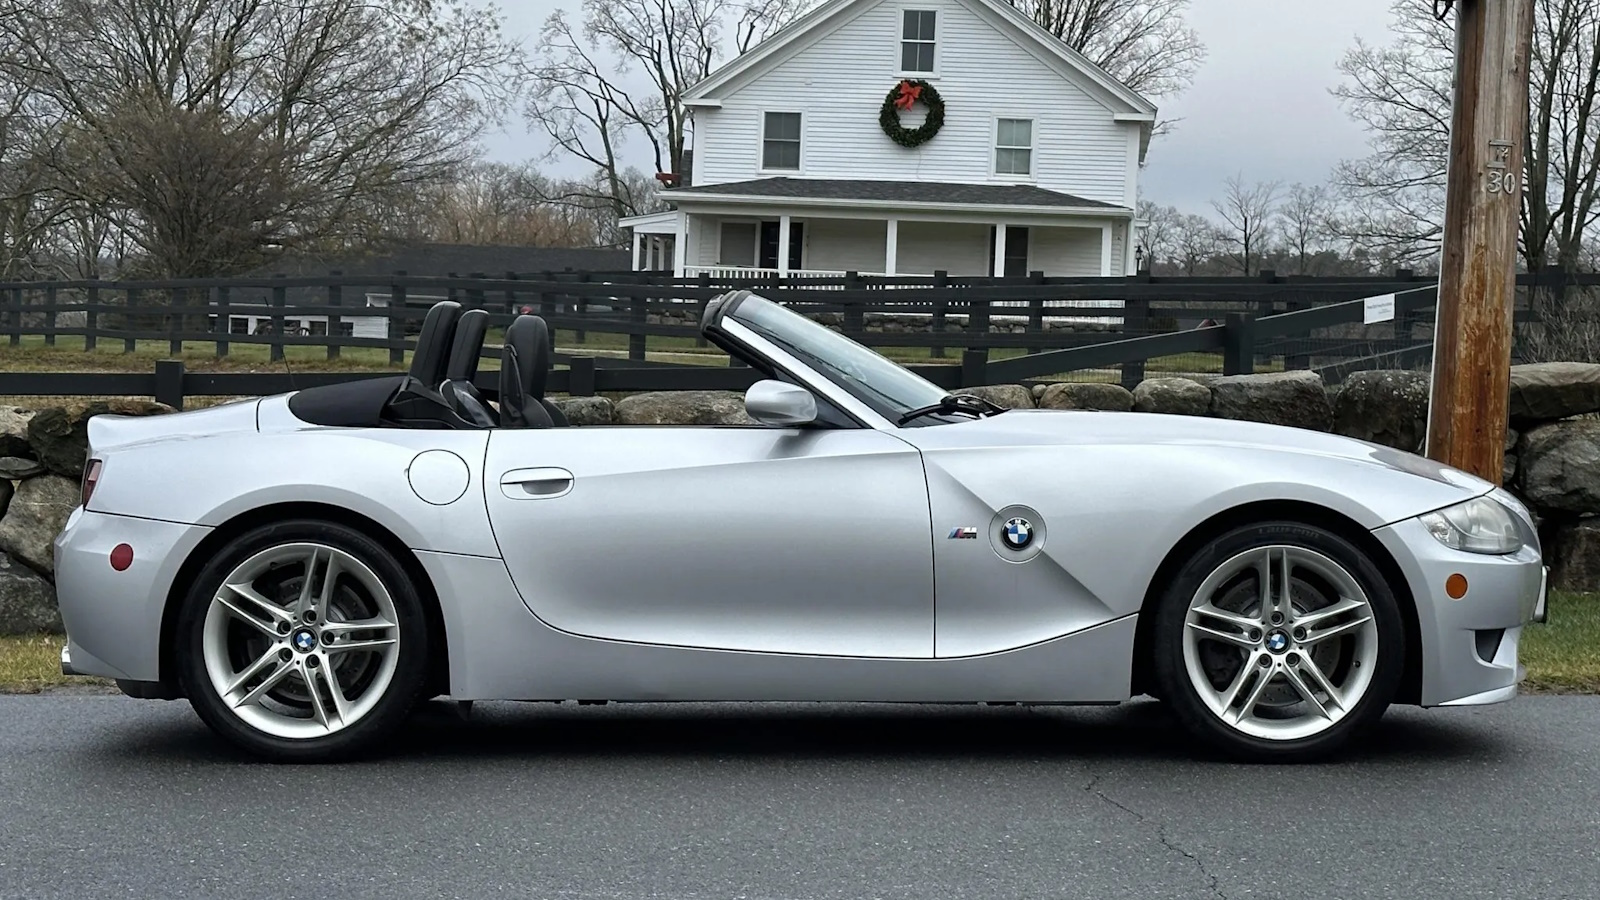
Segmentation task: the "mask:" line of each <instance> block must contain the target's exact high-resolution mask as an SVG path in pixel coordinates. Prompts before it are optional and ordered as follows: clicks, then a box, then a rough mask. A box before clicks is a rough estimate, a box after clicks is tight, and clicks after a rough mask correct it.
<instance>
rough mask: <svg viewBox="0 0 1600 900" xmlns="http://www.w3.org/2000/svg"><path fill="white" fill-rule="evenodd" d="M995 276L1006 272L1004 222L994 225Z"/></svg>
mask: <svg viewBox="0 0 1600 900" xmlns="http://www.w3.org/2000/svg"><path fill="white" fill-rule="evenodd" d="M991 274H993V275H994V277H996V278H1001V277H1004V276H1005V274H1006V223H1004V222H1001V223H999V224H998V225H996V226H994V272H992V273H991Z"/></svg>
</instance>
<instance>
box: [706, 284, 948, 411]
mask: <svg viewBox="0 0 1600 900" xmlns="http://www.w3.org/2000/svg"><path fill="white" fill-rule="evenodd" d="M702 330H704V331H706V332H707V334H708V336H709V335H710V334H712V333H714V332H719V331H720V332H721V334H722V335H724V336H726V337H727V338H729V339H731V340H730V341H729V342H730V343H732V344H735V345H736V346H738V347H739V348H740V349H741V350H743V351H747V352H755V353H758V354H760V355H762V356H765V357H770V356H773V355H775V354H776V355H781V356H782V357H783V358H784V359H785V360H787V361H788V362H787V364H784V368H786V369H790V370H791V371H793V372H794V374H795V375H796V376H803V377H804V380H806V381H820V382H821V384H812V385H811V387H812V389H813V390H816V391H818V392H819V393H822V394H824V396H827V397H828V398H829V399H831V400H833V401H834V402H835V403H836V405H839V406H840V407H842V408H845V409H846V410H847V411H848V412H850V413H851V414H852V415H854V416H855V417H856V418H857V419H861V420H862V421H863V424H866V421H867V420H868V419H871V420H873V421H872V423H871V424H872V426H873V427H877V428H901V427H907V426H902V425H900V424H899V422H900V418H901V417H902V416H904V415H905V414H906V413H908V412H911V411H912V410H914V409H919V408H922V407H926V406H931V405H934V404H937V403H939V402H940V401H941V400H942V399H944V398H945V397H947V396H949V395H950V391H948V390H946V389H944V388H942V387H939V386H938V385H936V384H934V383H933V382H931V381H929V380H927V379H926V378H923V377H922V376H920V375H918V374H916V373H915V372H912V371H911V370H910V369H908V368H906V367H905V366H902V365H900V364H899V363H896V362H895V361H893V360H891V359H889V358H887V357H885V356H884V355H883V354H881V353H878V352H877V351H875V350H873V349H871V348H870V347H867V346H865V345H864V344H862V343H860V342H859V341H856V340H854V339H852V338H850V337H848V336H846V335H844V334H841V333H839V332H837V331H834V330H833V329H831V328H828V327H827V326H825V325H822V324H820V323H818V322H816V321H814V320H812V319H810V318H808V317H806V316H804V315H801V314H800V313H798V312H795V311H794V310H792V309H789V308H788V307H786V306H784V305H782V304H780V303H777V302H774V301H772V300H769V299H767V298H765V297H762V296H760V295H758V294H754V293H751V292H750V291H735V292H730V293H729V294H725V295H723V296H721V297H718V298H717V299H715V300H713V301H711V303H710V304H709V305H708V306H707V308H706V313H705V316H704V319H703V322H702ZM717 343H719V344H721V343H722V342H721V341H718V342H717ZM757 345H759V346H757ZM724 349H727V348H724ZM740 355H743V354H742V353H741V354H740ZM763 361H766V360H763ZM746 362H752V361H751V360H746ZM773 362H776V360H773ZM960 421H967V419H965V418H955V417H951V416H947V415H933V416H925V417H923V418H922V419H919V420H918V422H917V424H921V425H928V424H939V423H953V422H960Z"/></svg>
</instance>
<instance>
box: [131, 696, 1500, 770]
mask: <svg viewBox="0 0 1600 900" xmlns="http://www.w3.org/2000/svg"><path fill="white" fill-rule="evenodd" d="M194 724H195V725H196V726H198V722H195V723H194ZM140 738H141V739H140V740H138V741H136V742H134V743H133V745H132V746H128V745H126V744H125V745H123V746H121V747H119V748H118V750H117V752H118V754H119V755H121V756H123V757H127V756H128V754H129V752H130V750H131V751H132V752H133V753H134V754H135V755H142V756H146V757H151V758H163V757H165V758H181V759H183V760H186V761H204V760H208V759H209V760H213V761H217V762H238V761H240V760H242V759H246V758H247V757H244V756H242V755H240V754H238V753H236V752H234V751H232V750H231V749H230V748H229V747H228V746H226V745H225V744H223V743H222V741H221V740H220V739H218V738H216V737H214V736H212V735H211V733H210V732H209V731H206V730H205V729H204V728H203V727H196V728H184V727H175V728H171V729H150V730H145V731H143V733H142V734H141V735H140ZM1512 754H1513V751H1512V748H1509V747H1506V746H1505V744H1504V740H1503V738H1502V737H1501V736H1500V734H1499V733H1497V732H1496V731H1493V730H1491V729H1487V728H1483V727H1481V725H1480V726H1474V724H1473V723H1472V722H1470V721H1468V720H1466V719H1464V718H1462V717H1445V716H1439V715H1436V714H1431V713H1428V712H1423V711H1419V710H1412V709H1397V710H1392V711H1390V712H1389V713H1388V715H1386V716H1385V718H1384V719H1383V720H1382V721H1381V722H1380V723H1379V724H1378V726H1377V727H1376V728H1375V729H1374V730H1373V732H1372V733H1370V735H1369V736H1368V737H1367V738H1365V739H1364V740H1362V741H1360V742H1359V743H1358V744H1357V745H1356V746H1353V747H1351V748H1350V749H1349V750H1348V751H1347V752H1344V753H1341V754H1340V755H1339V759H1340V760H1341V761H1347V762H1361V763H1363V764H1371V763H1373V762H1383V761H1394V762H1411V761H1416V760H1419V759H1429V760H1441V761H1442V760H1449V759H1463V758H1471V759H1474V760H1476V761H1479V762H1492V761H1496V760H1498V759H1501V758H1506V757H1509V756H1511V755H1512ZM730 756H733V757H740V758H749V759H772V760H815V759H829V758H833V759H855V760H883V761H896V760H940V759H1029V760H1040V759H1050V760H1060V761H1071V760H1084V761H1092V760H1097V759H1116V760H1122V761H1129V760H1148V761H1151V762H1161V761H1184V762H1198V763H1202V764H1204V763H1219V764H1228V763H1229V762H1230V761H1229V760H1226V759H1223V758H1220V757H1217V756H1214V755H1210V754H1207V753H1205V752H1204V751H1203V750H1202V749H1201V748H1199V747H1197V745H1196V742H1195V741H1194V740H1193V739H1192V738H1191V737H1189V735H1188V734H1187V733H1186V732H1185V731H1183V729H1182V728H1181V727H1180V726H1179V725H1178V723H1177V722H1176V721H1175V720H1174V719H1173V718H1172V717H1171V716H1170V714H1169V713H1168V712H1167V711H1166V709H1165V708H1164V707H1163V706H1162V705H1161V704H1159V703H1155V702H1153V701H1149V700H1136V701H1132V702H1129V703H1125V704H1122V705H1120V706H1115V707H1021V706H1017V707H1010V706H987V707H981V706H916V705H910V704H906V705H885V704H833V703H829V704H804V703H774V704H753V703H739V704H722V705H718V704H679V703H662V704H610V705H604V706H599V705H596V706H578V705H576V704H572V703H567V704H562V705H559V706H557V705H553V704H548V703H545V704H531V703H493V704H479V705H478V706H477V707H476V708H475V709H474V710H473V712H472V713H471V714H470V715H469V716H466V717H465V718H463V717H462V715H460V713H459V711H458V708H457V706H456V704H453V703H450V702H447V701H434V702H430V703H426V704H423V705H422V706H421V707H420V708H419V709H418V710H417V712H416V713H414V714H413V715H412V717H411V719H410V720H409V721H407V722H406V723H405V724H404V725H403V726H402V728H401V729H400V730H399V732H398V733H397V734H396V735H395V736H394V737H393V738H392V739H391V740H389V741H387V742H386V744H385V746H384V748H383V749H382V751H381V754H380V755H379V756H378V757H374V759H375V760H410V761H412V762H420V761H438V760H462V759H487V760H493V759H533V758H540V757H545V758H571V759H584V758H607V757H609V758H613V759H615V758H630V757H632V758H663V759H670V758H678V759H695V758H710V757H715V758H718V759H726V758H728V757H730Z"/></svg>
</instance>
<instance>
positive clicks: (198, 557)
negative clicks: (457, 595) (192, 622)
mask: <svg viewBox="0 0 1600 900" xmlns="http://www.w3.org/2000/svg"><path fill="white" fill-rule="evenodd" d="M287 519H321V520H324V521H328V522H334V523H337V524H340V525H344V526H346V527H348V528H353V529H355V530H357V531H360V532H361V533H363V534H365V535H366V536H367V537H369V538H371V539H373V540H375V541H377V542H378V543H379V544H381V545H382V546H383V548H384V549H385V550H388V551H389V552H390V553H392V554H393V555H394V558H395V560H396V561H398V562H399V563H400V566H401V568H403V569H404V570H405V572H406V575H407V576H409V577H410V578H411V579H412V583H413V584H415V585H416V586H417V588H418V593H419V594H420V596H421V598H422V606H423V609H424V610H425V611H426V612H427V616H428V643H429V648H428V650H429V653H428V668H429V674H428V678H429V688H428V691H429V693H430V694H442V693H448V692H449V689H450V657H449V654H450V642H449V641H448V640H446V634H445V623H444V612H443V610H442V609H441V608H440V605H439V602H440V601H439V593H438V590H437V589H436V588H435V587H434V584H433V580H432V579H431V578H429V577H428V572H427V569H425V568H424V567H423V565H422V562H421V561H420V560H418V559H417V556H416V554H415V553H412V552H411V548H409V547H407V546H406V544H405V542H404V541H402V540H400V538H399V537H397V536H396V535H395V533H394V532H393V531H391V530H390V529H388V528H386V527H384V526H383V524H382V523H380V522H377V521H375V520H373V519H371V518H369V517H368V516H365V515H362V514H361V513H358V512H354V511H351V510H349V509H344V508H342V507H338V506H331V505H328V504H325V503H307V502H293V503H274V504H271V505H268V506H261V507H257V508H255V509H252V510H249V511H247V512H243V513H240V514H238V515H236V516H234V517H233V518H231V519H229V520H227V521H226V522H223V523H222V524H221V525H218V526H217V527H216V528H214V529H212V531H211V533H210V534H207V535H206V536H205V538H204V539H203V540H201V541H200V543H199V544H197V545H196V546H195V548H194V549H193V550H192V551H190V553H189V555H188V557H187V558H185V559H184V561H183V564H182V565H181V566H179V567H178V572H177V575H176V576H174V578H173V579H172V584H171V585H170V586H169V587H168V589H167V599H166V603H165V604H164V605H163V607H162V612H161V646H160V657H159V676H160V678H161V683H162V684H163V685H165V686H167V687H168V688H170V689H171V690H172V691H174V692H176V691H177V689H178V678H177V661H176V658H175V656H176V652H177V641H176V631H177V627H178V618H179V608H180V606H181V605H182V603H183V599H184V597H185V596H186V595H187V594H188V593H189V587H190V586H191V585H192V584H193V583H194V580H195V578H197V577H198V576H199V574H200V570H201V569H202V568H204V567H205V564H206V563H207V562H208V561H209V560H210V559H211V557H212V555H213V554H215V553H216V552H217V551H219V550H220V549H221V548H222V547H224V546H226V545H227V543H228V542H229V541H231V540H233V539H234V538H236V537H238V536H239V535H241V534H244V533H245V532H247V531H249V530H250V529H252V528H256V527H258V526H261V525H266V524H269V523H272V522H281V521H285V520H287Z"/></svg>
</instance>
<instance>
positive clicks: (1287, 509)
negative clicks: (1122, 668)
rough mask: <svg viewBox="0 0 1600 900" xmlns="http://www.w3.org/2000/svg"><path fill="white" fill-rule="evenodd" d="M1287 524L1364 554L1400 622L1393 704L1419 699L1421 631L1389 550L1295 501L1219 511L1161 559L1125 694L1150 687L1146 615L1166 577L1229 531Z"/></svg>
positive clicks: (1331, 514)
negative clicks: (1310, 528) (1401, 652)
mask: <svg viewBox="0 0 1600 900" xmlns="http://www.w3.org/2000/svg"><path fill="white" fill-rule="evenodd" d="M1272 520H1287V521H1291V522H1300V523H1303V524H1306V525H1315V526H1318V527H1321V528H1326V529H1327V530H1329V531H1332V532H1333V533H1335V534H1337V535H1339V536H1340V537H1342V538H1344V539H1345V540H1347V541H1349V542H1350V543H1352V544H1354V545H1356V547H1357V548H1358V549H1360V550H1361V551H1362V552H1364V553H1366V554H1367V556H1368V558H1369V559H1371V560H1372V563H1373V565H1375V566H1377V568H1378V571H1379V572H1380V573H1381V574H1382V575H1383V577H1384V578H1385V579H1386V580H1387V581H1388V583H1389V587H1390V589H1391V590H1393V591H1394V594H1395V599H1396V600H1398V601H1399V606H1400V618H1401V621H1403V622H1404V623H1405V633H1406V642H1405V669H1404V671H1403V672H1402V673H1401V678H1400V688H1399V691H1398V693H1397V694H1396V695H1395V702H1396V703H1402V704H1415V703H1418V702H1420V701H1421V696H1422V637H1421V636H1422V629H1421V626H1420V625H1419V623H1418V620H1417V604H1416V598H1415V596H1413V594H1412V592H1411V585H1410V582H1408V581H1407V580H1406V577H1405V573H1404V572H1402V571H1401V569H1400V565H1399V563H1397V562H1395V559H1394V556H1393V555H1391V554H1390V553H1389V550H1388V549H1387V548H1386V547H1384V546H1383V544H1382V543H1381V542H1380V541H1379V540H1378V539H1377V538H1376V537H1374V536H1373V534H1372V532H1370V531H1368V530H1367V529H1366V528H1363V527H1362V526H1361V525H1360V523H1358V522H1356V521H1355V520H1354V519H1351V518H1350V517H1349V516H1346V515H1344V514H1343V513H1341V512H1338V511H1337V510H1333V509H1329V508H1328V507H1326V506H1320V505H1318V504H1315V503H1308V502H1305V501H1300V500H1264V501H1258V502H1254V503H1246V504H1243V505H1240V506H1235V507H1233V508H1231V509H1227V510H1224V511H1222V512H1220V513H1217V514H1216V515H1213V516H1212V517H1210V518H1209V519H1206V520H1205V521H1203V522H1201V523H1200V524H1198V525H1196V526H1195V527H1194V528H1191V529H1190V530H1189V531H1188V533H1186V534H1185V535H1184V536H1183V537H1182V538H1181V539H1180V540H1179V541H1178V542H1177V543H1176V544H1174V545H1173V547H1172V549H1171V550H1169V551H1168V552H1167V555H1166V556H1165V557H1164V558H1163V559H1162V560H1161V564H1160V565H1159V566H1157V567H1156V570H1155V572H1154V573H1152V575H1151V577H1150V583H1149V584H1148V585H1147V586H1146V588H1145V595H1144V600H1143V602H1142V603H1141V604H1140V607H1139V619H1138V625H1137V627H1136V629H1135V632H1134V642H1133V667H1132V683H1131V691H1132V693H1133V694H1134V695H1138V694H1141V693H1147V692H1148V691H1149V690H1150V689H1152V688H1153V687H1154V684H1153V681H1154V679H1153V677H1152V673H1153V669H1154V660H1153V658H1152V656H1151V646H1150V642H1151V633H1152V631H1153V630H1154V625H1155V617H1154V616H1153V615H1150V614H1149V613H1150V611H1151V610H1153V609H1154V608H1155V606H1156V604H1157V603H1158V602H1159V601H1160V597H1161V591H1162V589H1163V588H1164V587H1165V585H1166V584H1167V582H1168V581H1169V580H1170V579H1171V577H1172V575H1173V574H1174V573H1175V572H1176V571H1177V570H1178V569H1179V568H1180V567H1182V565H1183V564H1184V562H1186V561H1187V560H1188V559H1189V557H1190V556H1192V555H1193V554H1194V553H1195V551H1197V550H1198V549H1199V548H1200V546H1201V545H1202V544H1204V543H1205V542H1206V541H1208V540H1211V539H1212V538H1214V537H1217V536H1218V535H1221V534H1223V533H1225V532H1227V531H1229V530H1231V529H1233V528H1238V527H1240V526H1244V525H1250V524H1253V523H1256V522H1265V521H1272Z"/></svg>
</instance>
